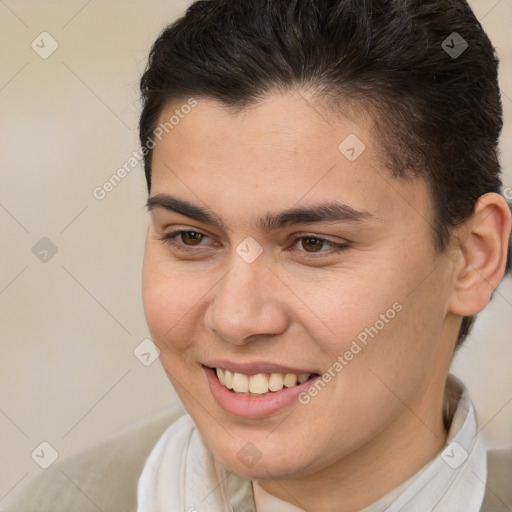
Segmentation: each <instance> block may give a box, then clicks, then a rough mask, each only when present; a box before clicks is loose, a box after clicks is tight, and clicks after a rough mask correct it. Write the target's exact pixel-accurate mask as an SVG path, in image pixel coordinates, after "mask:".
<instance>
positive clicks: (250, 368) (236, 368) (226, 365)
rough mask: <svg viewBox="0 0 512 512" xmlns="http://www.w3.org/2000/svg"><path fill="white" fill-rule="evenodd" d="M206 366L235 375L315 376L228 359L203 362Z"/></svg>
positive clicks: (282, 366) (288, 368)
mask: <svg viewBox="0 0 512 512" xmlns="http://www.w3.org/2000/svg"><path fill="white" fill-rule="evenodd" d="M203 365H204V366H207V367H209V368H221V369H223V370H229V371H230V372H233V373H242V374H244V375H256V374H257V373H294V374H296V375H299V374H301V373H309V374H315V373H316V372H314V371H312V370H306V369H304V368H298V367H291V366H285V365H281V364H276V363H272V362H269V361H253V362H245V363H242V362H234V361H228V360H226V359H215V360H208V361H204V362H203Z"/></svg>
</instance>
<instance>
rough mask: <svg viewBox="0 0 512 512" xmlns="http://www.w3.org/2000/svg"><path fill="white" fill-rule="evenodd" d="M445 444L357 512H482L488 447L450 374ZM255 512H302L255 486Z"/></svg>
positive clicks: (462, 388)
mask: <svg viewBox="0 0 512 512" xmlns="http://www.w3.org/2000/svg"><path fill="white" fill-rule="evenodd" d="M445 411H446V420H447V422H448V424H449V425H450V427H449V431H448V437H447V440H446V444H445V446H444V448H443V450H441V451H440V452H439V453H438V454H437V455H436V456H435V457H434V459H432V460H431V461H430V462H428V463H427V464H426V465H425V466H424V467H423V468H421V469H420V470H419V471H418V472H416V473H415V474H414V475H412V476H411V477H410V478H409V479H408V480H406V481H405V482H403V483H402V484H400V485H399V486H398V487H396V488H395V489H393V490H392V491H390V492H389V493H388V494H386V495H385V496H383V497H382V498H381V499H379V500H378V501H376V502H375V503H373V504H372V505H370V506H369V507H366V508H365V509H364V510H362V511H361V512H384V511H386V512H408V511H410V512H432V511H435V512H480V509H481V506H482V502H483V497H484V491H485V482H486V478H487V459H486V448H485V445H484V444H483V442H482V440H481V438H480V436H479V435H478V433H479V432H478V422H477V418H476V413H475V409H474V407H473V403H472V402H471V399H470V396H469V392H468V390H467V389H466V387H465V386H464V384H463V383H462V382H461V381H460V380H459V379H457V378H456V377H455V376H453V375H451V374H450V375H449V376H448V380H447V385H446V393H445ZM252 484H253V493H254V501H255V504H256V510H257V512H305V511H304V510H303V509H302V508H298V507H297V506H295V505H292V504H291V503H287V502H285V501H282V500H280V499H278V498H276V497H274V496H272V495H270V494H269V493H267V492H266V491H265V490H264V489H263V488H262V487H261V486H260V485H259V484H258V482H256V481H253V483H252Z"/></svg>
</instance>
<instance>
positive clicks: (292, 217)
mask: <svg viewBox="0 0 512 512" xmlns="http://www.w3.org/2000/svg"><path fill="white" fill-rule="evenodd" d="M146 207H147V209H148V211H151V210H153V209H158V208H161V209H164V210H167V211H170V212H175V213H179V214H181V215H184V216H186V217H190V218H192V219H194V220H197V221H199V222H206V223H208V224H212V225H215V226H219V227H221V228H222V229H224V230H226V224H225V223H224V221H223V220H222V219H221V218H220V217H219V216H218V215H216V214H214V213H213V212H212V211H211V210H210V209H208V208H205V207H203V206H198V205H195V204H193V203H190V202H189V201H186V200H184V199H180V198H177V197H173V196H171V195H168V194H158V195H155V196H153V197H150V198H148V200H147V203H146ZM372 220H374V221H375V220H378V218H377V217H376V216H375V215H373V214H372V213H370V212H368V211H365V210H355V209H354V208H352V207H351V206H349V205H347V204H344V203H340V202H337V201H334V202H326V203H321V204H317V205H312V206H306V207H300V208H290V209H288V210H283V211H281V212H278V213H267V214H265V215H263V216H262V217H258V218H257V219H256V221H255V224H256V227H257V228H258V229H259V230H261V231H262V232H265V231H274V230H278V229H281V228H283V227H285V226H289V225H293V224H313V223H321V222H350V223H361V222H364V221H372Z"/></svg>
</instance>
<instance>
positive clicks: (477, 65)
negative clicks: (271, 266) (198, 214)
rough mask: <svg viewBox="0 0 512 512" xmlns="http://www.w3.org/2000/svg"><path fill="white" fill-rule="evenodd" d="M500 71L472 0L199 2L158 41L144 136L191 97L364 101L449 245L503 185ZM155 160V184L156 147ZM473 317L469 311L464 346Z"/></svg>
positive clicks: (348, 104)
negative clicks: (294, 95) (425, 190)
mask: <svg viewBox="0 0 512 512" xmlns="http://www.w3.org/2000/svg"><path fill="white" fill-rule="evenodd" d="M466 44H467V48H465V45H466ZM450 49H452V50H453V51H450ZM461 51H462V53H461V54H460V55H459V53H460V52H461ZM497 75H498V59H497V56H496V53H495V50H494V48H493V46H492V44H491V42H490V40H489V38H488V37H487V35H486V33H485V32H484V30H483V28H482V26H481V24H480V23H479V22H478V20H477V19H476V17H475V15H474V14H473V12H472V10H471V8H470V7H469V5H468V3H467V2H466V1H465V0H430V1H429V0H207V1H197V2H195V3H193V4H192V5H191V6H190V7H189V8H188V10H187V11H186V13H185V15H184V16H183V17H181V18H179V19H178V20H177V21H176V22H175V23H173V24H172V25H170V26H168V27H167V28H166V29H165V30H164V31H163V32H162V33H161V34H160V36H159V37H158V39H157V40H156V41H155V43H154V44H153V47H152V49H151V52H150V55H149V61H148V66H147V68H146V71H145V72H144V75H143V76H142V79H141V92H142V102H143V110H142V113H141V117H140V140H141V143H142V144H143V145H145V144H146V143H147V141H149V140H153V138H154V137H153V132H154V130H155V129H156V126H157V123H158V119H159V116H160V114H161V112H162V110H163V109H164V108H165V106H166V105H167V104H168V103H169V102H171V101H176V100H178V99H184V98H186V97H187V96H192V95H193V96H195V97H208V98H212V99H215V100H218V101H219V102H221V103H222V104H224V105H226V106H228V107H230V108H234V109H243V108H246V107H248V106H250V105H252V104H255V103H256V102H257V101H258V100H259V99H262V98H263V97H265V95H267V94H269V93H271V92H272V91H288V90H291V89H292V88H295V89H296V88H297V87H299V88H302V89H304V90H309V91H311V92H313V93H315V97H318V99H323V100H325V101H327V102H329V103H330V104H335V105H336V104H338V106H339V107H341V109H347V108H348V109H350V108H352V107H353V108H357V109H359V110H361V109H362V110H363V111H364V112H366V113H368V114H370V117H371V119H372V121H373V123H374V128H373V131H374V134H375V135H376V137H375V140H376V141H377V144H378V145H379V148H380V149H381V153H382V157H383V160H384V162H385V164H386V167H387V168H388V169H389V171H390V173H391V175H392V176H394V177H397V178H403V179H410V178H422V179H424V180H425V181H426V183H427V184H428V186H429V188H430V191H431V195H432V198H433V202H434V206H435V207H434V212H433V219H432V222H431V227H432V230H431V231H432V235H433V243H434V244H435V247H436V249H437V250H438V251H440V252H442V251H444V250H445V249H446V247H447V245H448V243H449V241H450V235H451V232H452V229H453V228H454V227H456V226H457V225H460V224H462V223H463V222H464V221H466V220H468V219H469V218H470V217H471V215H472V214H473V211H474V207H475V203H476V201H477V199H478V198H479V197H480V196H481V195H483V194H485V193H487V192H497V193H501V188H502V182H501V179H500V173H501V169H500V163H499V159H498V139H499V136H500V133H501V129H502V124H503V121H502V106H501V98H500V90H499V86H498V77H497ZM144 158H145V160H144V165H145V174H146V180H147V186H148V191H150V189H151V159H152V151H151V150H149V151H147V152H146V153H145V156H144ZM509 270H510V251H509V256H508V258H507V272H508V271H509ZM474 319H475V317H474V316H470V317H464V318H463V321H462V325H461V328H460V332H459V336H458V340H457V348H458V347H459V346H460V344H461V343H462V341H463V340H464V339H465V337H466V336H467V335H468V333H469V332H470V330H471V327H472V324H473V322H474Z"/></svg>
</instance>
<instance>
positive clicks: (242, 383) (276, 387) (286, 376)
mask: <svg viewBox="0 0 512 512" xmlns="http://www.w3.org/2000/svg"><path fill="white" fill-rule="evenodd" d="M211 370H212V371H213V372H214V373H215V374H216V375H217V379H218V380H219V382H220V383H221V384H222V385H223V386H224V387H225V388H227V389H229V390H230V391H232V392H233V393H236V394H239V395H247V396H262V395H266V394H268V393H276V392H278V391H281V390H282V389H284V388H293V387H295V386H299V385H300V384H302V383H304V382H306V381H307V380H310V379H312V378H314V377H317V376H318V375H317V374H316V373H299V374H295V373H257V374H255V375H245V374H243V373H237V372H231V371H230V370H226V369H223V368H212V369H211Z"/></svg>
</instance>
